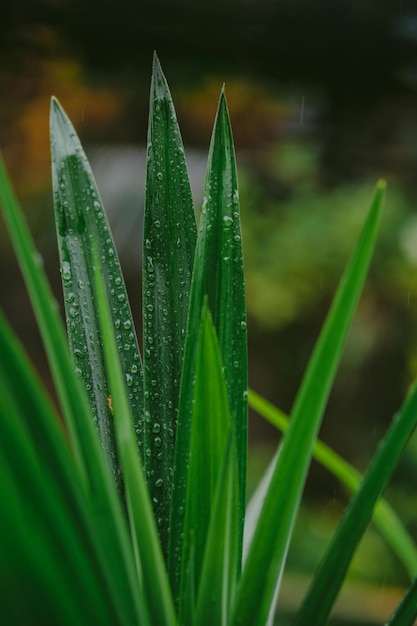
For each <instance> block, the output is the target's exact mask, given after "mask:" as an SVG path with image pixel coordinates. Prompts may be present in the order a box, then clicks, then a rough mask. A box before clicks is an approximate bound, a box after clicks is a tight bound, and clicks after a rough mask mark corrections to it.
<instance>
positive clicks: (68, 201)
mask: <svg viewBox="0 0 417 626" xmlns="http://www.w3.org/2000/svg"><path fill="white" fill-rule="evenodd" d="M50 123H51V150H52V182H53V190H54V207H55V220H56V227H57V237H58V249H59V256H60V261H61V278H62V286H63V292H64V302H65V311H66V317H67V329H68V336H69V342H70V347H71V352H72V355H73V359H74V366H75V368H76V372H77V373H78V374H79V376H80V377H81V378H82V380H83V383H84V385H85V387H86V389H87V391H88V397H89V400H90V405H91V408H92V412H93V417H94V421H95V422H96V424H97V427H98V430H99V433H100V438H101V442H102V446H103V449H104V451H105V453H106V457H107V459H108V462H109V464H110V467H111V468H112V471H113V476H114V479H115V482H116V484H117V486H118V490H119V492H122V489H123V487H122V481H121V470H120V467H119V461H118V458H117V451H116V447H115V442H114V431H113V418H112V414H111V398H110V395H109V391H108V383H107V373H106V369H105V366H104V359H103V353H102V345H101V341H100V335H99V327H98V320H97V309H96V304H95V301H96V294H95V291H94V284H93V281H92V276H91V273H92V260H91V239H92V238H94V239H95V240H96V241H98V242H99V246H100V258H101V262H102V267H103V273H104V277H105V281H106V293H107V298H108V301H109V305H110V309H111V313H112V319H113V324H114V327H115V328H116V329H117V341H118V353H119V356H118V358H119V360H120V364H121V367H122V371H123V376H124V379H125V384H126V387H127V388H128V392H129V405H130V410H131V413H132V416H133V419H134V423H135V428H136V432H137V433H141V432H142V430H143V381H142V365H141V361H140V357H139V348H138V342H137V338H136V333H135V329H134V324H133V319H132V314H131V311H130V306H129V301H128V297H127V293H126V288H125V285H124V280H123V276H122V272H121V268H120V263H119V260H118V257H117V254H116V250H115V246H114V242H113V238H112V235H111V232H110V228H109V225H108V222H107V218H106V215H105V213H104V209H103V205H102V202H101V199H100V195H99V192H98V189H97V186H96V183H95V180H94V177H93V174H92V172H91V169H90V166H89V164H88V161H87V158H86V156H85V154H84V151H83V149H82V146H81V144H80V141H79V139H78V137H77V135H76V133H75V130H74V127H73V126H72V124H71V122H70V120H69V119H68V117H67V116H66V114H65V112H64V111H63V109H62V107H61V106H60V104H59V103H58V101H57V100H56V99H55V98H53V99H52V101H51V120H50ZM139 442H140V443H142V441H141V438H140V437H139Z"/></svg>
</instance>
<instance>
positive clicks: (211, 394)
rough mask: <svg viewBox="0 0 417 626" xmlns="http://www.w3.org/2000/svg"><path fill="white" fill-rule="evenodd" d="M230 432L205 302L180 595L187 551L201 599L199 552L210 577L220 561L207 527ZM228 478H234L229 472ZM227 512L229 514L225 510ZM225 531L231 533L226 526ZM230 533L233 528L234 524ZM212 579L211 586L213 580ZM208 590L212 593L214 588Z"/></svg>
mask: <svg viewBox="0 0 417 626" xmlns="http://www.w3.org/2000/svg"><path fill="white" fill-rule="evenodd" d="M231 430H232V425H231V420H230V413H229V405H228V398H227V390H226V385H225V380H224V375H223V372H222V361H221V356H220V351H219V346H218V343H217V338H216V334H215V329H214V326H213V323H212V320H211V316H210V314H209V311H208V308H207V304H206V305H205V306H204V307H203V312H202V318H201V329H200V334H199V338H198V343H197V360H196V372H195V385H194V397H193V413H192V427H191V444H190V460H189V479H188V484H187V498H186V509H185V523H184V543H183V553H182V564H183V575H182V589H181V598H182V597H188V596H189V595H190V593H189V590H187V589H186V588H185V585H187V584H189V583H190V581H189V578H188V577H187V576H186V575H184V574H185V572H184V570H185V567H188V568H190V551H191V550H192V557H193V563H192V564H191V569H192V571H193V572H194V581H191V583H192V587H193V588H194V589H195V590H196V593H197V596H198V597H200V595H199V594H200V588H199V587H200V579H201V575H202V574H201V570H202V565H203V558H204V555H205V554H206V567H209V568H210V570H211V571H212V574H214V575H215V572H214V571H213V570H214V567H213V564H211V562H210V559H213V558H215V559H216V561H217V563H219V560H221V559H219V545H217V546H216V545H215V544H213V545H211V550H214V554H213V553H212V552H209V553H208V555H207V552H206V550H207V549H208V546H207V536H208V533H209V527H210V525H211V526H213V524H214V522H213V515H214V514H215V509H216V504H215V503H216V495H217V499H218V498H219V497H221V495H220V494H217V491H218V490H219V487H218V483H219V480H220V478H221V476H222V471H221V468H222V465H224V464H225V461H224V459H225V453H226V449H227V443H228V440H229V439H230V437H231ZM233 445H234V444H233ZM234 452H235V451H234ZM229 456H230V455H229ZM230 459H232V460H233V457H231V456H230ZM231 462H232V461H229V463H228V464H227V467H228V468H229V471H230V467H229V466H230V463H231ZM231 468H232V470H233V465H231ZM227 471H228V470H227V469H224V470H223V473H224V472H227ZM223 478H224V479H225V480H226V482H230V476H226V475H224V476H223ZM231 478H232V479H233V471H232V474H231ZM232 487H233V481H232ZM221 494H222V495H223V499H222V506H223V507H224V511H223V514H222V516H221V517H222V519H220V518H219V519H218V520H217V523H218V524H219V525H221V524H222V522H223V526H224V525H226V520H223V517H224V515H226V514H227V513H228V509H229V506H230V503H228V504H226V500H225V499H224V496H225V495H226V494H225V493H224V492H221ZM235 495H236V494H235ZM236 503H237V502H236V500H235V499H234V504H235V506H236ZM219 506H220V503H218V504H217V508H218V507H219ZM217 513H219V511H217ZM228 514H229V516H230V513H228ZM218 530H219V529H218ZM228 530H229V531H230V529H228ZM221 531H224V532H227V530H226V529H225V528H223V527H221ZM235 531H237V528H236V529H235ZM213 532H214V531H213V530H212V533H213ZM237 536H238V535H237V533H235V541H236V537H237ZM217 539H218V543H221V537H220V536H218V537H217ZM229 547H230V546H229ZM224 556H225V558H226V559H230V558H231V559H232V562H231V563H228V564H227V567H226V569H225V572H224V573H223V575H224V576H227V572H228V570H230V569H232V570H233V575H234V576H236V571H237V559H236V556H237V553H236V550H234V551H231V553H230V554H229V555H224ZM207 563H208V564H207ZM217 574H218V572H217ZM206 575H207V572H206ZM211 582H212V584H214V580H212V581H211ZM206 584H207V581H206ZM211 591H213V589H212V590H211ZM211 597H212V596H211ZM224 602H225V600H224V599H221V598H217V597H216V603H220V605H221V604H223V603H224ZM216 606H217V604H216ZM213 610H214V604H213ZM180 611H181V607H180ZM180 618H181V612H180ZM180 621H182V620H180ZM214 621H216V620H214ZM216 623H217V622H216ZM190 626H191V624H190Z"/></svg>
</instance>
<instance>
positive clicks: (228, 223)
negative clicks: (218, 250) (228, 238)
mask: <svg viewBox="0 0 417 626" xmlns="http://www.w3.org/2000/svg"><path fill="white" fill-rule="evenodd" d="M223 222H224V229H225V230H230V229H231V227H232V224H233V218H232V217H230V215H225V216H224V218H223Z"/></svg>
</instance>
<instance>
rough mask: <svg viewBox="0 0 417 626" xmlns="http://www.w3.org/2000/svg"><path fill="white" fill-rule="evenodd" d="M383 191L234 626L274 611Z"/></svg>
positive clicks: (256, 542) (266, 513) (299, 406)
mask: <svg viewBox="0 0 417 626" xmlns="http://www.w3.org/2000/svg"><path fill="white" fill-rule="evenodd" d="M384 191H385V184H384V183H382V182H380V183H379V184H378V185H377V189H376V193H375V197H374V200H373V203H372V206H371V209H370V212H369V215H368V217H367V220H366V222H365V225H364V228H363V231H362V234H361V236H360V238H359V241H358V244H357V246H356V249H355V251H354V254H353V256H352V258H351V261H350V263H349V265H348V267H347V269H346V272H345V274H344V277H343V279H342V281H341V284H340V287H339V289H338V291H337V294H336V296H335V299H334V301H333V304H332V307H331V309H330V312H329V314H328V317H327V319H326V322H325V324H324V327H323V330H322V332H321V334H320V337H319V339H318V342H317V344H316V347H315V349H314V352H313V355H312V357H311V360H310V363H309V365H308V368H307V371H306V374H305V376H304V379H303V381H302V384H301V388H300V390H299V393H298V394H297V398H296V400H295V404H294V407H293V410H292V411H291V424H290V427H289V429H288V431H287V432H286V434H285V435H284V438H283V441H282V444H281V449H280V454H279V456H278V457H277V461H276V464H275V468H274V473H273V476H272V479H271V483H270V487H269V489H268V492H267V494H266V496H265V500H264V503H263V507H262V511H261V514H260V517H259V521H258V525H257V528H256V531H255V534H254V536H253V540H252V543H251V545H250V548H249V552H248V556H247V560H246V564H245V567H244V570H243V573H242V579H241V582H240V585H239V590H238V598H237V602H236V613H235V620H234V624H236V625H238V624H239V625H246V626H261V625H263V624H265V623H266V621H267V620H268V617H269V615H270V613H271V610H272V609H273V608H274V607H273V603H274V598H275V597H276V590H277V586H278V585H279V581H280V578H281V575H282V570H283V566H284V563H285V558H286V554H287V550H288V544H289V540H290V537H291V533H292V528H293V524H294V520H295V516H296V514H297V511H298V507H299V502H300V499H301V495H302V490H303V488H304V482H305V477H306V474H307V470H308V466H309V462H310V458H311V453H312V448H313V444H314V441H315V439H316V437H317V432H318V429H319V426H320V422H321V418H322V415H323V412H324V408H325V405H326V402H327V399H328V396H329V393H330V389H331V385H332V383H333V379H334V376H335V373H336V369H337V365H338V363H339V361H340V358H341V354H342V350H343V346H344V343H345V340H346V336H347V333H348V330H349V326H350V323H351V321H352V318H353V315H354V312H355V309H356V306H357V303H358V300H359V296H360V293H361V290H362V287H363V284H364V281H365V277H366V273H367V270H368V267H369V263H370V260H371V257H372V252H373V250H374V247H375V242H376V235H377V231H378V224H379V217H380V213H381V208H382V203H383V198H384Z"/></svg>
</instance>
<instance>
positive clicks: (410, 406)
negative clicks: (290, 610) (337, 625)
mask: <svg viewBox="0 0 417 626" xmlns="http://www.w3.org/2000/svg"><path fill="white" fill-rule="evenodd" d="M416 424H417V387H414V389H413V391H412V392H411V395H410V396H409V398H408V399H407V400H406V402H405V403H404V405H403V407H402V409H401V411H400V413H399V414H398V415H396V416H395V418H394V421H393V423H392V425H391V427H390V429H389V430H388V432H387V434H386V436H385V437H384V439H383V441H382V443H381V444H380V445H379V447H378V449H377V451H376V453H375V456H374V457H373V458H372V459H371V462H370V464H369V468H368V470H367V472H366V474H365V476H364V477H363V480H362V483H361V485H360V488H359V491H358V492H357V493H356V494H355V496H354V497H353V499H352V501H351V503H350V505H349V507H348V508H347V510H346V512H345V515H344V516H343V518H342V521H341V522H340V524H339V526H338V528H337V530H336V533H335V534H334V536H333V538H332V541H331V543H330V546H329V548H328V550H327V552H326V554H325V556H324V558H323V561H322V562H321V564H320V566H319V568H318V569H317V571H316V572H315V575H314V578H313V581H312V584H311V587H310V589H309V591H308V592H307V596H306V598H305V600H304V602H303V604H302V606H301V608H300V610H299V612H298V613H297V616H296V619H295V625H297V626H304V624H315V626H321V625H322V624H326V623H327V620H328V617H329V614H330V611H331V609H332V606H333V604H334V602H335V600H336V597H337V594H338V592H339V590H340V588H341V586H342V584H343V581H344V578H345V576H346V573H347V570H348V567H349V564H350V562H351V560H352V557H353V555H354V553H355V550H356V548H357V546H358V543H359V541H360V540H361V538H362V536H363V533H364V532H365V530H366V528H367V526H368V524H369V522H370V520H371V517H372V511H373V508H374V506H375V504H376V502H377V500H378V498H379V496H380V495H381V493H382V491H383V489H384V488H385V486H386V484H387V482H388V480H389V478H390V476H391V474H392V472H393V471H394V469H395V466H396V465H397V463H398V459H399V457H400V455H401V453H402V451H403V449H404V446H405V445H406V443H407V441H408V439H409V437H410V435H411V434H412V432H413V430H414V429H415V426H416Z"/></svg>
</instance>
